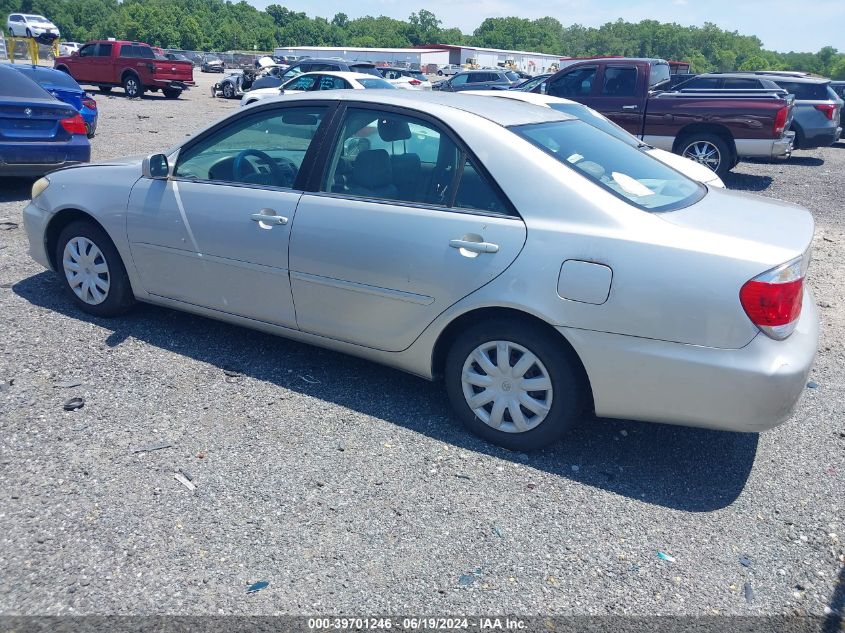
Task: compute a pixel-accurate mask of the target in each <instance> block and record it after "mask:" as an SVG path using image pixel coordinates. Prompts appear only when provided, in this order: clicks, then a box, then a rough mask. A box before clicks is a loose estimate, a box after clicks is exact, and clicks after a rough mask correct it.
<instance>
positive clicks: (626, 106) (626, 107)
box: [622, 104, 640, 110]
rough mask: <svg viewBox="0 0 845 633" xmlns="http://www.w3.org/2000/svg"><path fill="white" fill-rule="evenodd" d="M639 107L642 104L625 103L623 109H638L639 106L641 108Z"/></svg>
mask: <svg viewBox="0 0 845 633" xmlns="http://www.w3.org/2000/svg"><path fill="white" fill-rule="evenodd" d="M639 107H640V106H638V105H636V104H634V105H623V106H622V109H623V110H636V109H637V108H639Z"/></svg>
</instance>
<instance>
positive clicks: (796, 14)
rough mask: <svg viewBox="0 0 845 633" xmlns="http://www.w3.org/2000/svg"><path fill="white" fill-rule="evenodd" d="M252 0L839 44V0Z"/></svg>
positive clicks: (815, 45)
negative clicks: (676, 28) (691, 29)
mask: <svg viewBox="0 0 845 633" xmlns="http://www.w3.org/2000/svg"><path fill="white" fill-rule="evenodd" d="M249 1H250V2H251V3H252V4H254V5H255V6H257V7H260V8H264V7H266V6H267V5H268V4H281V5H283V6H286V7H288V8H289V9H293V10H296V11H304V12H305V13H307V14H308V15H310V16H315V15H318V16H322V17H326V18H331V17H332V16H333V15H334V14H335V13H339V12H343V13H346V14H347V15H348V16H349V17H350V18H356V17H360V16H362V15H388V16H390V17H394V18H401V19H407V17H408V16H409V15H410V14H411V13H412V12H413V11H418V10H419V9H428V10H429V11H431V12H433V13H434V14H435V15H437V17H438V18H440V19H441V20H442V21H443V25H444V26H445V27H453V26H456V27H458V28H460V29H462V30H463V31H464V33H472V31H473V30H474V29H475V28H476V27H477V26H478V25H479V24H480V23H481V22H482V20H484V18H487V17H503V16H509V15H516V16H520V17H524V18H531V19H533V18H540V17H543V16H547V15H551V16H552V17H556V18H557V19H558V20H560V21H561V22H562V23H563V24H564V25H568V24H574V23H580V24H584V25H586V26H598V25H600V24H603V23H605V22H609V21H612V20H615V19H617V18H623V19H625V20H628V21H632V22H638V21H640V20H644V19H654V20H659V21H661V22H677V23H678V24H683V25H699V26H700V25H702V24H703V23H704V22H706V21H709V22H714V23H715V24H717V25H719V26H720V27H721V28H724V29H728V30H731V31H734V30H735V31H739V32H740V33H743V34H746V35H756V36H757V37H759V38H760V39H761V40H763V44H764V46H765V47H766V48H770V49H774V50H779V51H790V50H796V51H812V52H815V51H817V50H819V49H820V48H821V47H823V46H834V47H836V48H838V49H839V50H840V51H845V0H814V1H813V2H809V3H807V4H804V3H803V2H801V1H800V0H661V1H657V0H641V1H640V0H633V1H632V0H593V1H590V0H485V1H484V2H478V1H477V0H474V1H471V0H433V1H429V2H424V1H421V2H418V3H417V2H413V3H409V2H400V1H399V0H358V1H357V2H348V1H344V0H321V2H319V3H315V2H313V1H311V2H309V1H308V0H249Z"/></svg>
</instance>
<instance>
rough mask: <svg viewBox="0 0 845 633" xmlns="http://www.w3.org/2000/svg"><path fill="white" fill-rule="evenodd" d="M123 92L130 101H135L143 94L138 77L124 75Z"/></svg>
mask: <svg viewBox="0 0 845 633" xmlns="http://www.w3.org/2000/svg"><path fill="white" fill-rule="evenodd" d="M123 91H124V92H125V93H126V96H127V97H129V98H130V99H135V98H136V97H140V96H141V95H142V94H143V91H144V89H143V88H142V87H141V80H140V79H138V75H133V74H129V75H126V78H125V79H124V80H123Z"/></svg>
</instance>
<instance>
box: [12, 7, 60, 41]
mask: <svg viewBox="0 0 845 633" xmlns="http://www.w3.org/2000/svg"><path fill="white" fill-rule="evenodd" d="M6 31H7V32H8V33H9V35H11V36H12V37H38V36H39V35H43V34H44V33H54V34H55V35H61V33H60V32H59V27H57V26H56V25H55V24H53V23H52V22H50V20H48V19H47V18H45V17H44V16H43V15H34V14H31V13H10V14H9V17H8V19H7V20H6Z"/></svg>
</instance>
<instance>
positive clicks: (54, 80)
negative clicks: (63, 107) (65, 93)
mask: <svg viewBox="0 0 845 633" xmlns="http://www.w3.org/2000/svg"><path fill="white" fill-rule="evenodd" d="M18 71H19V72H21V73H23V74H24V75H26V76H27V77H29V78H30V79H32V80H33V81H35V82H37V83H38V84H39V85H40V86H48V87H49V86H55V87H56V88H70V89H73V90H82V88H80V87H79V84H78V83H76V81H75V80H74V78H73V77H71V76H70V75H68V74H67V73H63V72H62V71H60V70H52V69H50V68H37V67H35V66H22V67H20V68H19V69H18Z"/></svg>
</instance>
